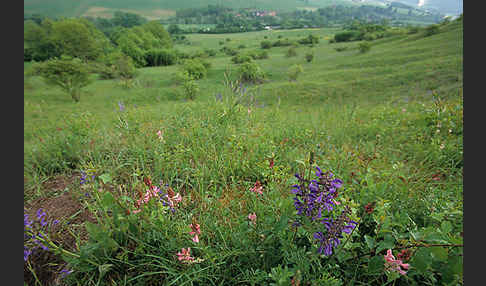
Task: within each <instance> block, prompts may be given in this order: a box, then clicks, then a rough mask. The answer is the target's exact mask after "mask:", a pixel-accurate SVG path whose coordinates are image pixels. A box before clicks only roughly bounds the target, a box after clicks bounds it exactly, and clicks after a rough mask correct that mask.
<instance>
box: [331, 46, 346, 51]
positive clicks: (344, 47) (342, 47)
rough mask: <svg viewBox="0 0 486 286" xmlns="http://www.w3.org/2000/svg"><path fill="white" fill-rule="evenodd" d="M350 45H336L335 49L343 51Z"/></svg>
mask: <svg viewBox="0 0 486 286" xmlns="http://www.w3.org/2000/svg"><path fill="white" fill-rule="evenodd" d="M348 48H349V47H348V46H341V47H335V48H334V49H335V50H336V52H343V51H346V50H347V49H348Z"/></svg>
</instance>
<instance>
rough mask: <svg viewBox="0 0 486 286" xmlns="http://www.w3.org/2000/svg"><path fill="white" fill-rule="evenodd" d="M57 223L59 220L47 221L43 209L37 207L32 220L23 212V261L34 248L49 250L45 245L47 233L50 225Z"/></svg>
mask: <svg viewBox="0 0 486 286" xmlns="http://www.w3.org/2000/svg"><path fill="white" fill-rule="evenodd" d="M58 223H59V220H57V219H56V220H53V221H51V222H48V221H47V214H46V212H45V211H44V210H43V209H39V210H38V211H37V213H36V216H35V217H34V218H33V220H31V219H30V217H29V215H28V214H26V213H24V261H27V260H28V259H29V256H30V255H31V254H32V252H33V251H34V250H35V249H39V248H41V249H43V250H46V251H47V250H49V248H48V247H47V246H46V241H47V240H48V233H49V231H50V230H51V228H52V226H54V225H56V224H58Z"/></svg>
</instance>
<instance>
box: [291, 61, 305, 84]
mask: <svg viewBox="0 0 486 286" xmlns="http://www.w3.org/2000/svg"><path fill="white" fill-rule="evenodd" d="M303 71H304V69H303V68H302V66H301V65H293V66H291V67H290V68H289V69H288V70H287V75H288V77H289V80H290V81H296V80H297V77H298V76H299V74H301V73H302V72H303Z"/></svg>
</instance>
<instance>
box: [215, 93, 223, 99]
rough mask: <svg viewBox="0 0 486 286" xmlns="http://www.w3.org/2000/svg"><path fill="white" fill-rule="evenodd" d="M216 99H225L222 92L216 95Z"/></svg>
mask: <svg viewBox="0 0 486 286" xmlns="http://www.w3.org/2000/svg"><path fill="white" fill-rule="evenodd" d="M215 97H216V101H223V95H222V94H221V93H218V94H216V95H215Z"/></svg>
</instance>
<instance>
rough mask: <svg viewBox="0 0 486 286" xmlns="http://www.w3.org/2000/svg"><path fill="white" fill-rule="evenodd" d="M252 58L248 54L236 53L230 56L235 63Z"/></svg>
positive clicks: (244, 61)
mask: <svg viewBox="0 0 486 286" xmlns="http://www.w3.org/2000/svg"><path fill="white" fill-rule="evenodd" d="M252 60H253V58H252V57H251V56H250V55H236V56H234V57H232V58H231V61H232V62H233V63H235V64H242V63H247V62H251V61H252Z"/></svg>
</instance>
